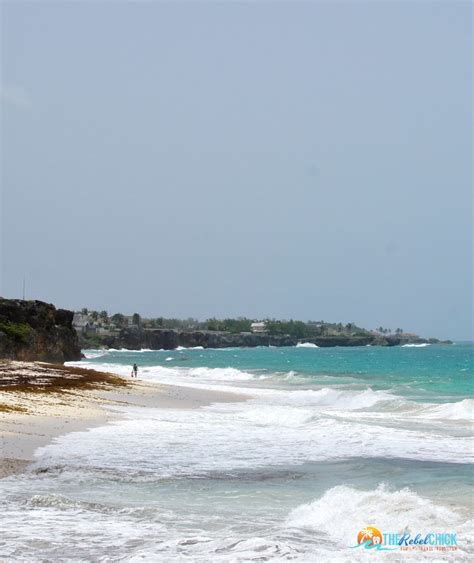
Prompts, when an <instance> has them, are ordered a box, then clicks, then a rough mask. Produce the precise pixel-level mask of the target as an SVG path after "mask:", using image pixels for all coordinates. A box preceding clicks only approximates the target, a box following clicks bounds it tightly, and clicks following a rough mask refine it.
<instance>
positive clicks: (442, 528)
mask: <svg viewBox="0 0 474 563" xmlns="http://www.w3.org/2000/svg"><path fill="white" fill-rule="evenodd" d="M286 525H287V526H289V527H291V528H300V529H302V530H307V531H317V532H323V533H324V534H326V535H327V536H328V538H329V539H330V540H332V541H333V542H335V544H336V545H340V546H341V547H342V546H344V547H347V546H350V545H356V543H357V542H356V537H357V533H358V531H359V530H361V529H363V528H364V527H365V526H367V525H373V526H376V527H377V528H378V529H379V530H381V531H382V533H387V532H393V533H399V534H402V533H403V532H408V533H411V534H417V533H423V532H425V533H428V532H436V531H439V532H457V534H458V537H459V538H460V540H461V541H462V545H463V546H464V547H466V545H467V543H468V541H469V539H470V538H472V529H473V528H472V522H466V515H465V514H460V513H458V512H455V511H454V510H451V509H449V508H447V507H445V506H442V505H438V504H435V503H433V502H432V501H430V500H429V499H426V498H423V497H421V496H419V495H418V494H416V493H415V492H413V491H411V490H409V489H408V488H406V489H402V490H398V491H391V490H389V489H388V488H387V487H386V486H384V485H383V484H381V485H379V486H378V487H377V488H376V489H374V490H358V489H354V488H352V487H348V486H345V485H340V486H337V487H333V488H332V489H329V490H328V491H326V492H325V493H324V495H323V496H322V497H321V498H319V499H318V500H316V501H314V502H312V503H309V504H303V505H301V506H299V507H297V508H296V509H294V510H293V511H292V512H291V513H290V514H289V516H288V518H287V521H286ZM357 555H358V554H357V553H356V552H354V556H357ZM371 555H374V554H371ZM384 555H388V554H384ZM418 555H420V556H422V555H423V554H422V553H416V556H418ZM428 555H429V556H430V558H432V557H433V554H432V553H429V554H428ZM443 555H444V554H443ZM451 555H452V556H453V557H452V558H453V559H456V556H457V557H459V556H460V555H461V553H460V552H459V551H457V552H454V553H452V554H451ZM464 555H466V554H465V553H464ZM393 557H395V558H398V557H400V552H399V551H398V550H397V551H396V552H394V553H393ZM404 561H406V558H404Z"/></svg>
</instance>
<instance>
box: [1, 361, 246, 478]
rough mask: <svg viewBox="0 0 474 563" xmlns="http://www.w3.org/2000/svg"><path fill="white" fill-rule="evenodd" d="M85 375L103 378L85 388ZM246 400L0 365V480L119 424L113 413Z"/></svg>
mask: <svg viewBox="0 0 474 563" xmlns="http://www.w3.org/2000/svg"><path fill="white" fill-rule="evenodd" d="M58 372H60V373H61V375H60V376H58ZM77 372H81V373H82V376H78V375H77ZM87 374H93V375H92V377H93V378H94V380H97V378H98V375H97V374H99V378H100V376H104V377H103V380H101V381H99V382H96V381H94V383H91V384H90V385H89V384H86V383H85V379H86V378H87V377H88V375H87ZM58 377H60V378H61V381H60V382H59V383H60V385H58V384H57V381H58ZM25 381H27V382H26V383H25ZM71 382H72V383H71ZM5 383H7V384H5ZM248 398H249V397H248V396H245V395H241V394H236V393H235V394H234V393H231V392H229V393H226V392H222V391H211V390H202V389H196V388H193V387H180V386H177V385H176V386H175V385H164V384H158V383H154V382H149V381H143V380H140V379H134V380H131V379H125V378H121V377H119V376H115V375H113V374H107V373H103V374H101V373H100V372H94V371H93V370H86V369H77V368H68V367H66V366H62V367H59V366H54V365H50V364H40V363H37V362H1V363H0V479H1V478H4V477H7V476H9V475H14V474H17V473H21V472H23V471H25V470H26V469H27V467H28V466H29V465H30V464H31V463H32V462H33V461H34V452H35V451H36V450H37V449H38V448H40V447H42V446H45V445H47V444H49V443H51V442H52V441H53V440H54V439H55V438H57V437H58V436H61V435H64V434H69V433H71V432H80V431H85V430H88V429H90V428H93V427H97V426H102V425H105V424H108V423H109V422H112V421H114V420H118V419H120V418H123V416H124V415H123V414H121V413H119V412H117V411H114V407H126V406H133V407H143V408H172V409H197V408H200V407H203V406H207V405H209V404H211V403H216V402H235V401H245V400H247V399H248Z"/></svg>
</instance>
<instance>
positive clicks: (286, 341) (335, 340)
mask: <svg viewBox="0 0 474 563" xmlns="http://www.w3.org/2000/svg"><path fill="white" fill-rule="evenodd" d="M412 341H413V340H412ZM298 342H309V343H312V344H315V345H316V346H320V347H330V346H368V345H371V346H398V345H400V344H406V343H407V342H411V341H409V340H407V339H402V338H400V337H397V336H376V335H371V334H367V335H366V336H344V335H340V336H320V337H316V338H304V339H298V338H293V337H291V336H271V335H267V334H252V333H247V332H240V333H232V332H219V331H181V330H173V329H142V328H139V327H129V328H125V329H123V330H121V331H120V334H119V335H116V336H105V337H103V338H101V344H102V345H103V346H106V347H108V348H118V349H120V348H127V349H129V350H140V349H143V348H149V349H150V350H173V349H174V348H177V347H178V346H184V347H186V348H191V347H194V346H202V347H203V348H234V347H236V348H241V347H248V348H252V347H256V346H296V344H298ZM416 342H417V343H422V342H428V340H424V339H421V338H419V339H416ZM430 342H432V343H434V342H435V340H434V339H432V340H430ZM436 342H438V341H436Z"/></svg>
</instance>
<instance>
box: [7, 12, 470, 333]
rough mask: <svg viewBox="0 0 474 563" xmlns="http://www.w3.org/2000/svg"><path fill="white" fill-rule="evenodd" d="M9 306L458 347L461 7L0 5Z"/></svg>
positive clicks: (465, 151) (462, 223)
mask: <svg viewBox="0 0 474 563" xmlns="http://www.w3.org/2000/svg"><path fill="white" fill-rule="evenodd" d="M1 10H2V53H1V62H2V83H1V90H2V102H3V104H2V107H3V112H2V142H3V148H2V195H3V201H2V204H3V205H2V243H3V256H2V264H1V265H2V284H1V289H0V293H1V294H3V295H4V296H6V297H19V296H21V286H22V279H23V275H25V276H26V280H27V297H28V298H38V299H43V300H46V301H51V302H54V303H55V304H57V305H59V306H63V307H69V308H79V307H82V306H88V307H90V308H97V309H107V310H108V311H109V312H116V311H122V312H126V313H133V312H135V311H137V312H139V313H141V314H142V315H156V316H158V315H164V316H180V317H187V316H197V317H199V318H207V317H209V316H214V315H216V316H227V315H233V316H234V315H247V316H251V317H265V316H275V317H282V318H300V319H303V320H307V319H325V320H332V321H343V322H349V321H351V322H356V323H358V324H361V325H363V326H366V327H369V328H371V327H375V326H379V325H380V324H382V325H383V326H387V327H391V328H397V327H402V328H404V329H406V330H410V331H411V330H413V331H419V332H421V333H423V334H424V335H426V336H431V335H433V336H441V337H452V338H460V339H462V338H470V337H471V325H472V230H471V229H472V201H471V177H472V176H471V174H472V168H471V164H472V162H471V158H472V153H471V151H472V144H471V140H472V139H471V127H472V98H471V95H472V91H471V78H472V60H471V39H472V14H471V4H470V2H448V1H446V2H442V1H441V2H390V3H389V2H378V3H376V2H367V3H364V2H345V3H344V2H331V3H329V2H328V3H324V2H306V3H295V2H288V3H284V2H279V3H271V2H265V3H264V2H261V3H227V2H221V3H218V2H215V3H200V2H195V3H178V2H174V3H159V2H143V3H140V2H133V3H132V2H130V3H125V2H123V3H118V2H102V3H92V2H82V3H79V2H78V3H67V2H62V3H61V2H36V3H27V2H5V1H4V2H2V5H1Z"/></svg>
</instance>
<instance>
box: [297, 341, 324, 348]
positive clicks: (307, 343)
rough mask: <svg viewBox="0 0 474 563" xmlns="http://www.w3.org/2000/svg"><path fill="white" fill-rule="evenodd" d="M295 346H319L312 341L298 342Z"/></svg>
mask: <svg viewBox="0 0 474 563" xmlns="http://www.w3.org/2000/svg"><path fill="white" fill-rule="evenodd" d="M296 347H297V348H319V346H316V344H313V343H312V342H298V344H297V345H296Z"/></svg>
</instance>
